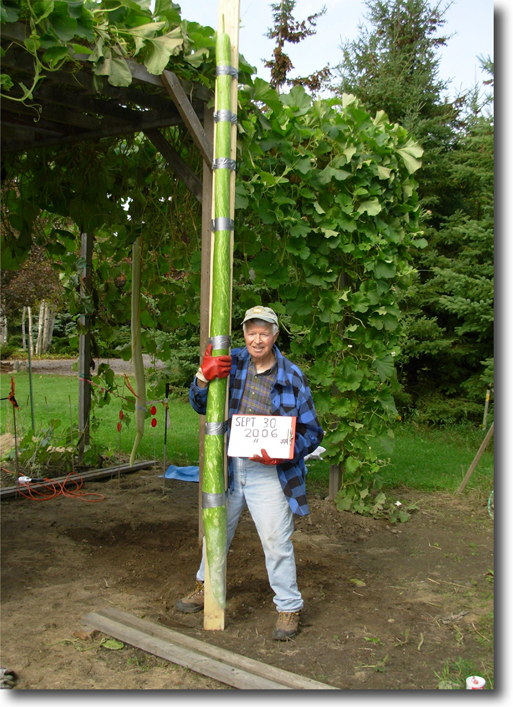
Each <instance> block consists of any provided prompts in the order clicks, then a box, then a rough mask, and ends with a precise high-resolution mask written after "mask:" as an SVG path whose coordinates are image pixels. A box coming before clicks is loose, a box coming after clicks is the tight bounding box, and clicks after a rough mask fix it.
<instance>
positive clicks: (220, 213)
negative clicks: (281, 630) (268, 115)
mask: <svg viewBox="0 0 513 707" xmlns="http://www.w3.org/2000/svg"><path fill="white" fill-rule="evenodd" d="M216 63H217V66H218V67H229V66H230V64H231V45H230V37H229V36H228V35H227V34H226V33H225V32H224V31H223V32H218V35H217V45H216ZM218 71H219V70H218ZM232 80H233V79H232V76H231V75H230V74H223V73H220V74H219V75H218V76H217V78H216V97H217V102H216V105H217V120H216V134H215V155H214V167H215V178H214V224H221V226H220V228H226V226H227V225H229V224H228V221H227V220H229V219H230V179H231V176H230V175H231V171H232V168H231V167H228V166H226V164H227V160H229V158H230V152H231V149H230V148H231V128H232V123H231V121H230V120H229V119H227V118H226V112H230V111H231V87H232ZM225 219H226V221H225ZM219 220H220V221H219ZM217 229H218V226H217V225H215V228H214V232H215V237H214V248H213V262H212V304H211V317H210V337H211V339H212V338H213V337H219V336H222V337H228V336H229V335H230V331H231V326H230V324H231V286H232V275H231V267H232V265H231V262H232V243H231V228H227V230H217ZM219 344H222V345H224V346H221V347H220V346H219ZM213 347H214V348H213V350H212V355H213V356H221V355H226V354H229V352H230V351H229V340H228V341H226V340H224V341H223V340H221V342H219V340H217V341H216V339H215V338H214V339H213ZM228 382H229V378H224V379H219V378H215V379H214V380H213V381H212V382H211V383H210V385H209V391H208V399H207V410H206V428H205V447H204V465H203V486H202V491H203V508H202V515H203V525H204V530H205V541H206V553H207V562H208V568H209V577H210V583H211V587H212V594H213V597H214V599H215V601H216V603H217V604H218V606H219V607H221V608H222V609H224V608H225V606H226V499H225V496H224V494H225V481H224V429H223V427H222V423H223V421H224V419H225V407H226V399H227V393H228ZM216 423H218V424H217V426H216Z"/></svg>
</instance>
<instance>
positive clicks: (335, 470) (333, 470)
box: [328, 464, 342, 501]
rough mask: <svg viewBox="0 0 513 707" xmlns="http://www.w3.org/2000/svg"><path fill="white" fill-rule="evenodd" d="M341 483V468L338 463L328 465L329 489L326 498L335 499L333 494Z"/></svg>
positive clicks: (335, 493) (337, 490)
mask: <svg viewBox="0 0 513 707" xmlns="http://www.w3.org/2000/svg"><path fill="white" fill-rule="evenodd" d="M341 485H342V468H341V466H340V464H331V465H330V481H329V491H328V498H329V499H330V501H333V500H334V499H335V496H336V495H337V493H338V492H339V490H340V487H341Z"/></svg>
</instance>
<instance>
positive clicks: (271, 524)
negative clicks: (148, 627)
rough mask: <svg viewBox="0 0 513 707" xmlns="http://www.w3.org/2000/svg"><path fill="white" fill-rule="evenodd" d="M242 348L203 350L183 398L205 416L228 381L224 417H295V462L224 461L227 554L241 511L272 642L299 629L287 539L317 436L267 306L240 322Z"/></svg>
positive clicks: (191, 603) (192, 604)
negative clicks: (273, 614)
mask: <svg viewBox="0 0 513 707" xmlns="http://www.w3.org/2000/svg"><path fill="white" fill-rule="evenodd" d="M242 326H243V331H244V340H245V342H246V346H245V347H244V348H241V349H234V350H233V351H232V354H231V356H212V355H211V351H212V346H211V345H209V347H208V348H207V351H206V352H205V356H204V358H203V362H202V365H201V367H200V368H199V370H198V372H197V374H196V378H195V379H194V381H193V382H192V384H191V388H190V394H189V399H190V402H191V405H192V407H193V408H194V409H195V410H196V412H198V413H200V414H205V411H206V406H207V396H208V385H209V382H210V381H211V380H213V378H215V377H218V378H226V377H227V376H228V375H230V385H229V391H230V392H229V418H230V420H231V418H232V416H233V415H234V414H237V413H239V414H247V415H282V416H290V417H295V418H296V433H295V443H294V456H293V458H292V459H290V460H283V459H273V458H270V457H269V455H268V454H267V451H266V450H265V449H262V450H261V456H260V455H256V456H253V457H251V458H242V457H232V458H229V473H228V490H229V493H228V494H227V501H226V509H227V534H228V537H227V551H228V548H229V547H230V543H231V541H232V539H233V536H234V533H235V529H236V527H237V523H238V521H239V517H240V514H241V512H242V511H243V509H244V508H245V506H246V505H247V507H248V510H249V512H250V514H251V517H252V518H253V521H254V523H255V525H256V528H257V530H258V534H259V536H260V540H261V542H262V547H263V549H264V554H265V561H266V568H267V573H268V577H269V583H270V585H271V588H272V589H273V591H274V593H275V597H274V603H275V605H276V608H277V610H278V612H279V613H278V619H277V622H276V626H275V628H274V630H273V638H274V639H276V640H288V639H290V638H293V637H294V636H295V635H296V634H297V631H298V628H299V617H300V611H301V609H302V608H303V599H302V597H301V593H300V592H299V589H298V586H297V581H296V563H295V558H294V548H293V545H292V541H291V535H292V532H293V530H294V515H293V514H294V513H295V514H297V515H307V514H308V513H309V512H310V511H309V508H308V504H307V501H306V489H305V475H306V468H305V463H304V457H305V456H306V455H307V454H310V453H311V452H313V450H314V449H315V448H316V447H318V446H319V444H320V442H321V440H322V438H323V436H324V432H323V430H322V428H321V426H320V425H319V422H318V420H317V415H316V413H315V407H314V404H313V400H312V395H311V393H310V389H309V387H308V383H307V380H306V378H305V375H304V374H303V372H302V371H301V369H300V368H299V367H298V366H296V365H295V364H294V363H292V362H291V361H289V360H288V359H287V358H285V357H284V356H283V355H282V354H281V353H280V351H279V349H278V347H277V346H276V339H277V338H278V330H279V327H278V317H277V316H276V313H275V312H274V311H273V310H272V309H270V308H269V307H263V306H257V307H252V308H251V309H248V311H247V312H246V316H245V317H244V321H243V323H242ZM204 561H205V560H204V554H203V558H202V561H201V565H200V568H199V570H198V572H197V574H196V580H197V584H196V588H195V590H194V591H192V592H191V593H190V594H189V595H187V596H186V597H184V598H183V599H180V600H179V601H177V602H176V608H177V609H178V610H179V611H183V612H186V613H193V612H196V611H200V610H201V609H202V608H203V604H204V593H203V582H204V578H205V572H204Z"/></svg>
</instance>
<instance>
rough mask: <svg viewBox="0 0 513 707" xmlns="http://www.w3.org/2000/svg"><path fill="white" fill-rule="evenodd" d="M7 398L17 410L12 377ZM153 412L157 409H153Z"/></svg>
mask: <svg viewBox="0 0 513 707" xmlns="http://www.w3.org/2000/svg"><path fill="white" fill-rule="evenodd" d="M7 400H8V401H9V402H10V403H11V405H12V406H13V408H18V410H19V409H20V406H19V405H18V403H17V402H16V398H15V397H14V378H11V390H10V392H9V395H8V396H7ZM155 412H157V411H156V410H155Z"/></svg>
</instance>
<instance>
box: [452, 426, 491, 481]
mask: <svg viewBox="0 0 513 707" xmlns="http://www.w3.org/2000/svg"><path fill="white" fill-rule="evenodd" d="M493 425H494V423H493V422H492V424H491V425H490V429H489V430H488V432H487V433H486V437H485V438H484V440H483V441H482V442H481V446H480V447H479V449H478V452H477V454H476V456H475V457H474V460H473V462H472V464H471V465H470V466H469V468H468V471H467V473H466V474H465V478H464V479H463V481H462V482H461V484H460V486H459V488H458V490H457V491H456V493H461V492H462V491H463V489H464V488H465V486H466V485H467V483H468V480H469V479H470V477H471V476H472V474H473V473H474V469H475V468H476V466H477V465H478V464H479V460H480V459H481V457H482V456H483V454H484V451H485V449H486V448H487V446H488V444H489V442H490V440H491V438H492V435H493Z"/></svg>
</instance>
